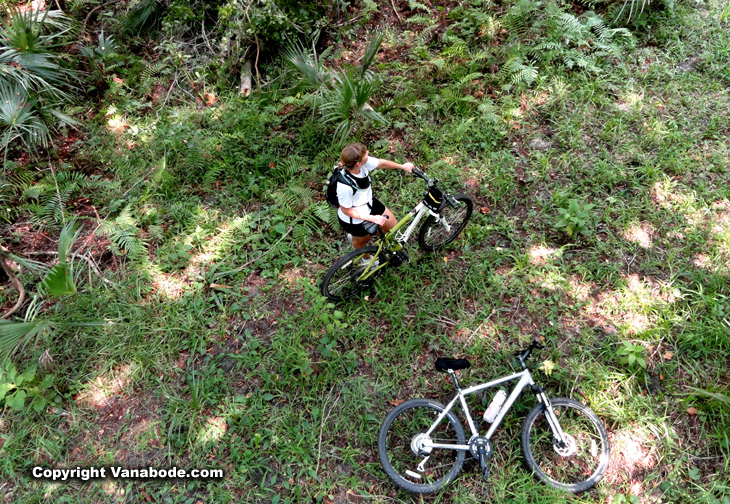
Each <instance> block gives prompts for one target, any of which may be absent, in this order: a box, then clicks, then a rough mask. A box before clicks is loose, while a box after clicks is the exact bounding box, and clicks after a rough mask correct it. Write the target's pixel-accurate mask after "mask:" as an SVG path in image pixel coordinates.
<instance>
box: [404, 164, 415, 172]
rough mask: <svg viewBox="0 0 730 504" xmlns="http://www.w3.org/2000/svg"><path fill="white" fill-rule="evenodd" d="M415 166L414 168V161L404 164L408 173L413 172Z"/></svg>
mask: <svg viewBox="0 0 730 504" xmlns="http://www.w3.org/2000/svg"><path fill="white" fill-rule="evenodd" d="M413 168H414V166H413V163H405V164H404V165H403V169H404V170H405V171H407V172H408V173H413Z"/></svg>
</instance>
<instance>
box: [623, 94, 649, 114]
mask: <svg viewBox="0 0 730 504" xmlns="http://www.w3.org/2000/svg"><path fill="white" fill-rule="evenodd" d="M643 105H644V92H643V91H628V92H626V93H624V94H622V95H621V96H620V97H619V99H618V101H617V102H616V108H618V109H619V110H620V111H621V112H630V111H636V112H638V111H640V110H641V109H642V107H643Z"/></svg>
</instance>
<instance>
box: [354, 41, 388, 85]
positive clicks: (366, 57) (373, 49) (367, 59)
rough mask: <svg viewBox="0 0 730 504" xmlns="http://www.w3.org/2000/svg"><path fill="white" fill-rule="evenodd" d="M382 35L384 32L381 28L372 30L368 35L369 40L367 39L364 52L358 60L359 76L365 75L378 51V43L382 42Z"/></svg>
mask: <svg viewBox="0 0 730 504" xmlns="http://www.w3.org/2000/svg"><path fill="white" fill-rule="evenodd" d="M384 36H385V32H383V31H382V30H378V31H376V32H374V33H373V34H372V36H371V37H370V40H368V43H367V45H366V46H365V52H364V54H363V56H362V60H360V67H359V69H360V77H361V78H362V77H364V76H365V72H367V70H368V68H369V67H370V64H371V63H372V62H373V59H374V58H375V55H376V54H377V52H378V49H380V44H382V43H383V37H384Z"/></svg>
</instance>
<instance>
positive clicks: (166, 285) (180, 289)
mask: <svg viewBox="0 0 730 504" xmlns="http://www.w3.org/2000/svg"><path fill="white" fill-rule="evenodd" d="M152 286H153V287H154V288H155V292H157V293H158V294H162V295H164V296H165V297H167V298H169V299H172V300H175V299H180V297H181V296H182V295H183V293H184V292H185V290H186V289H187V288H189V287H190V286H191V285H190V283H189V282H188V281H186V280H184V277H182V278H181V277H180V275H173V274H172V273H162V272H157V273H154V274H152Z"/></svg>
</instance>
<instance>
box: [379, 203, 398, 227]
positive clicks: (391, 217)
mask: <svg viewBox="0 0 730 504" xmlns="http://www.w3.org/2000/svg"><path fill="white" fill-rule="evenodd" d="M382 215H385V216H387V217H388V219H387V220H386V221H385V224H383V233H387V232H388V231H390V230H391V229H393V226H395V225H396V224H398V221H397V220H395V215H393V212H391V211H390V209H389V208H387V207H386V208H385V212H383V214H382Z"/></svg>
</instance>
